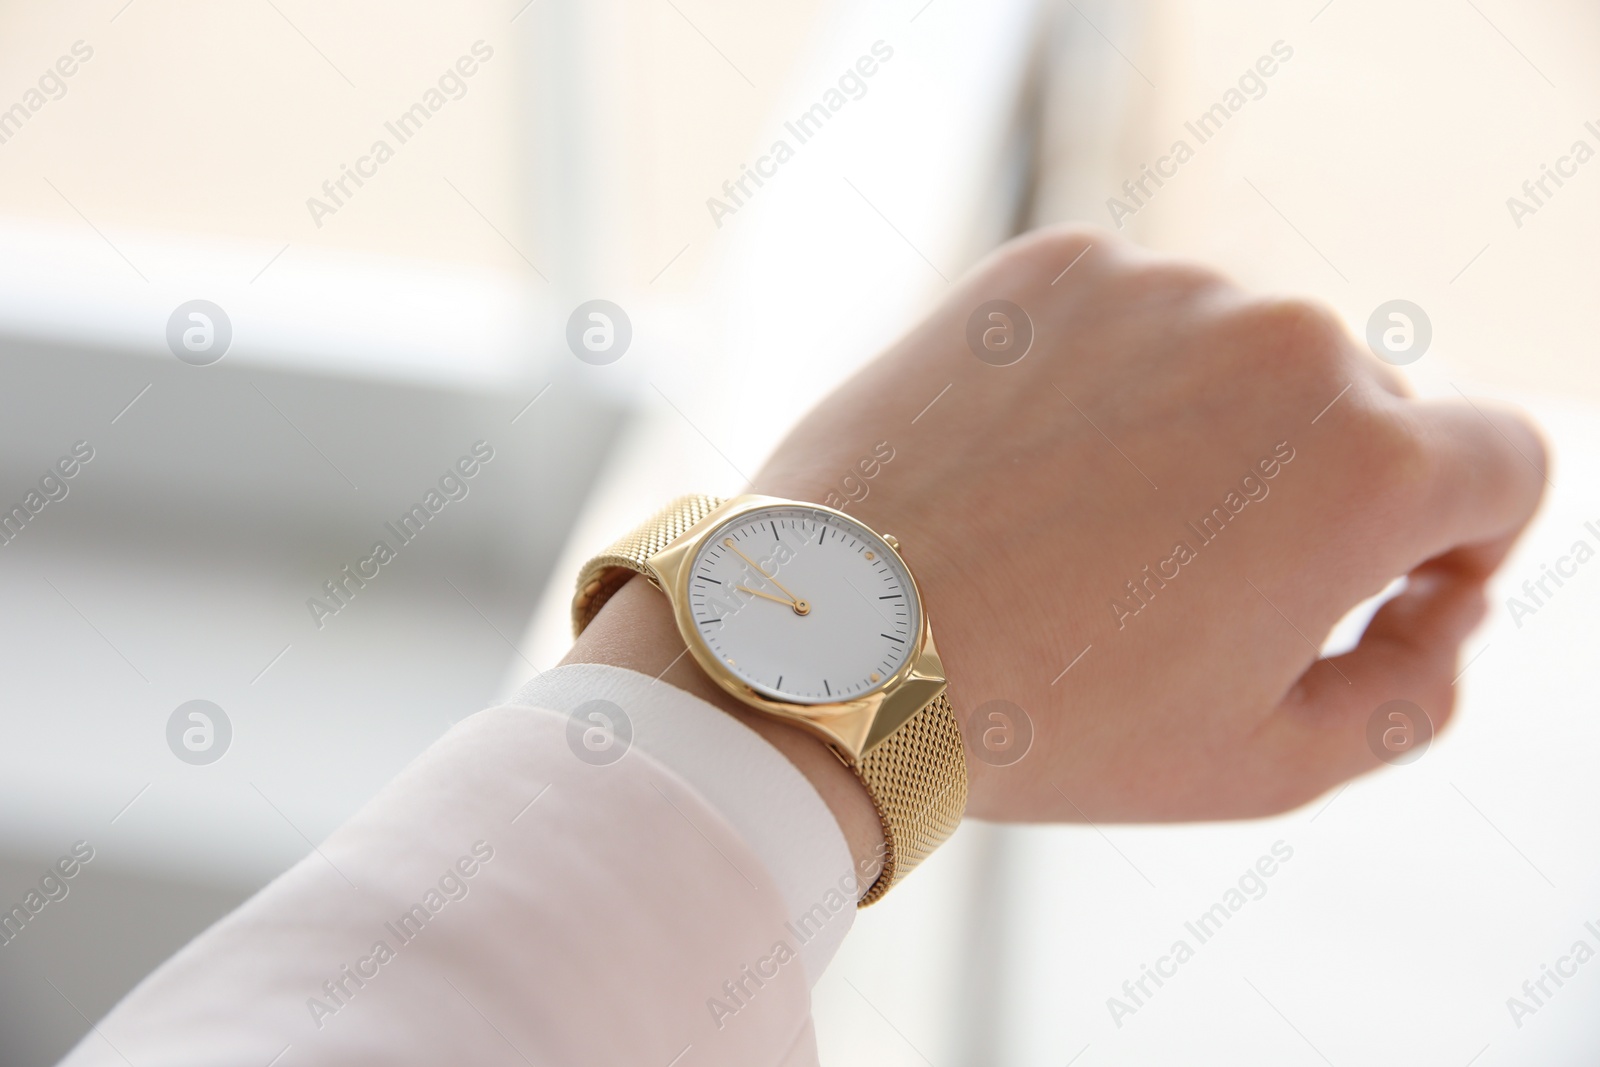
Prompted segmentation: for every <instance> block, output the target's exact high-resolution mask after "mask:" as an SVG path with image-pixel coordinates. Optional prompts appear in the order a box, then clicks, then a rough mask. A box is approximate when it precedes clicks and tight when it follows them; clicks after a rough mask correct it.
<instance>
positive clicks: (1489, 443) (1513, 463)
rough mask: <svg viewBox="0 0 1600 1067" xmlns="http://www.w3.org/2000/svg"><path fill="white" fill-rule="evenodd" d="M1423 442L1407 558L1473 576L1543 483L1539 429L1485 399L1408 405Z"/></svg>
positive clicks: (1505, 541)
mask: <svg viewBox="0 0 1600 1067" xmlns="http://www.w3.org/2000/svg"><path fill="white" fill-rule="evenodd" d="M1407 407H1408V408H1409V410H1410V414H1411V415H1412V417H1413V418H1414V419H1415V420H1416V422H1417V426H1418V429H1419V430H1420V432H1421V435H1422V439H1423V464H1422V467H1423V469H1424V470H1425V471H1427V478H1428V480H1427V482H1426V483H1425V484H1424V485H1423V486H1421V488H1420V491H1418V492H1417V493H1416V496H1415V504H1416V506H1417V511H1416V514H1418V515H1419V516H1420V517H1421V525H1420V526H1419V527H1418V529H1417V537H1416V541H1415V543H1414V544H1413V545H1412V546H1411V547H1412V550H1413V553H1414V554H1413V555H1412V560H1413V563H1414V564H1415V563H1417V562H1420V561H1422V560H1427V559H1434V558H1436V557H1441V556H1446V555H1448V556H1449V557H1450V559H1451V561H1452V562H1453V563H1454V564H1455V565H1456V566H1458V567H1461V568H1463V569H1465V570H1467V571H1468V572H1470V573H1476V574H1477V575H1478V576H1480V577H1481V576H1484V575H1487V574H1489V573H1490V572H1491V571H1493V570H1494V568H1495V567H1496V566H1498V565H1499V563H1500V561H1501V560H1502V559H1503V558H1504V557H1505V553H1506V551H1507V550H1508V549H1509V548H1510V547H1511V543H1512V542H1513V541H1514V540H1515V539H1516V537H1517V535H1518V534H1519V533H1521V531H1522V529H1523V527H1524V526H1526V525H1527V523H1528V520H1529V519H1530V518H1532V517H1533V513H1534V511H1535V510H1537V508H1538V506H1539V500H1540V498H1541V496H1542V495H1543V493H1544V488H1545V486H1546V484H1548V476H1547V475H1546V466H1547V458H1546V456H1547V453H1546V450H1545V446H1544V442H1543V440H1542V439H1541V438H1540V436H1539V431H1538V430H1537V429H1536V428H1535V427H1534V425H1533V423H1532V422H1531V421H1529V420H1528V419H1527V418H1526V417H1525V416H1523V415H1522V414H1521V413H1520V412H1517V411H1515V410H1514V409H1511V408H1507V407H1504V406H1501V405H1498V404H1492V403H1489V402H1487V401H1481V400H1478V401H1474V400H1468V399H1467V398H1466V397H1465V396H1463V397H1462V398H1461V399H1459V400H1450V401H1430V402H1426V403H1420V404H1411V405H1407Z"/></svg>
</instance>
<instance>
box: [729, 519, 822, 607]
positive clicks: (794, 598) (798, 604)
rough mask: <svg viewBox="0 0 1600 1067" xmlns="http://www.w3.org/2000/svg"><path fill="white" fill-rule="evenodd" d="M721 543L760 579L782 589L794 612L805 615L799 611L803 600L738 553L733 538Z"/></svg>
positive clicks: (745, 556) (755, 563) (759, 566)
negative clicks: (759, 576)
mask: <svg viewBox="0 0 1600 1067" xmlns="http://www.w3.org/2000/svg"><path fill="white" fill-rule="evenodd" d="M722 543H723V544H724V545H726V546H728V548H730V549H732V550H733V554H734V555H736V556H738V557H739V558H740V559H742V560H744V561H745V562H746V563H748V564H750V566H752V567H754V568H755V572H756V573H757V574H759V575H761V577H763V578H765V579H766V580H767V581H769V582H771V583H772V584H773V585H775V586H777V587H778V588H779V589H783V592H784V595H785V596H787V597H788V598H789V603H790V605H791V606H793V608H794V610H795V611H798V612H800V614H802V615H804V614H805V613H806V612H805V611H801V610H800V609H801V605H802V604H806V602H805V601H804V600H801V599H800V598H799V597H797V596H795V595H794V594H793V593H791V592H789V590H788V589H785V588H784V585H783V583H782V582H780V581H778V579H776V578H774V577H773V576H772V575H770V574H768V573H767V572H766V571H764V570H762V569H761V565H760V564H759V563H757V562H756V561H755V560H753V559H751V558H750V557H749V556H747V555H745V554H744V553H743V552H740V551H739V548H738V546H737V545H735V544H734V543H733V538H731V537H724V538H723V539H722ZM809 610H811V608H810V605H809V604H807V605H806V611H809Z"/></svg>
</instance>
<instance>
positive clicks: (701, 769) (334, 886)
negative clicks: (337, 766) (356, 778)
mask: <svg viewBox="0 0 1600 1067" xmlns="http://www.w3.org/2000/svg"><path fill="white" fill-rule="evenodd" d="M521 699H523V700H533V701H536V702H537V704H538V705H541V706H537V707H535V706H528V705H523V704H518V705H508V706H503V707H498V708H491V709H489V710H487V711H484V712H480V713H478V714H476V715H473V716H470V717H469V718H467V719H465V720H463V721H462V722H461V723H459V724H457V725H456V726H455V727H454V728H453V729H452V730H450V731H449V732H448V733H447V734H445V736H444V737H442V738H440V739H439V740H438V741H437V742H435V743H434V744H433V745H431V746H430V747H429V748H428V749H427V751H425V752H424V753H423V754H422V755H421V756H419V757H418V758H417V759H416V760H415V761H414V762H413V763H412V764H411V765H410V766H408V767H407V768H406V769H405V770H404V771H402V772H401V773H400V774H399V775H398V776H397V777H396V778H395V779H394V781H392V782H390V783H389V784H388V785H387V786H385V787H384V788H383V790H381V791H380V792H379V794H378V795H377V796H375V797H374V798H373V799H372V800H371V801H369V802H368V803H367V804H366V805H365V806H364V807H363V808H362V809H361V810H360V811H359V812H357V813H356V814H355V815H354V816H353V817H352V818H351V819H350V820H349V821H347V822H346V823H345V824H343V825H342V826H340V827H339V828H338V829H337V830H335V831H334V832H333V833H332V834H331V835H330V836H329V837H328V839H327V840H325V841H323V842H322V843H321V844H320V845H319V846H318V847H317V848H316V849H315V850H314V851H313V852H312V853H311V854H310V855H308V856H306V857H305V858H304V859H302V860H301V861H300V862H299V863H297V864H295V866H294V867H292V868H291V869H290V870H288V871H287V872H285V873H284V874H283V875H281V876H280V877H279V878H277V879H275V880H274V881H273V882H272V883H271V884H270V885H268V886H267V887H266V888H265V889H263V890H262V891H261V892H260V893H258V894H256V895H255V896H254V897H252V898H251V899H250V900H249V901H247V902H245V903H244V904H243V905H241V906H240V907H239V908H238V909H237V910H235V911H234V912H233V913H232V914H230V915H228V916H226V917H224V918H223V919H221V920H220V921H219V922H217V923H216V924H215V925H213V926H212V927H211V928H210V929H209V930H207V931H205V932H204V933H203V934H201V935H200V936H199V937H197V938H196V939H195V940H194V941H192V942H191V943H190V944H189V945H187V946H186V947H184V948H183V949H182V950H180V951H179V952H178V953H177V954H176V955H175V956H174V957H173V958H172V959H170V960H168V961H167V962H166V963H164V964H162V966H161V967H159V968H157V969H156V971H155V972H154V973H152V974H151V975H150V976H148V977H147V978H146V979H145V980H144V981H143V982H142V983H140V985H139V986H138V987H137V988H135V989H134V990H133V992H131V993H129V994H128V996H127V997H125V998H124V999H123V1000H122V1002H121V1003H120V1004H118V1005H117V1006H116V1007H115V1008H114V1009H112V1011H111V1013H110V1014H109V1015H107V1016H106V1018H104V1019H102V1020H100V1021H99V1022H98V1023H97V1024H96V1025H95V1026H94V1028H93V1029H92V1030H91V1032H90V1033H89V1034H88V1035H86V1036H85V1037H84V1039H83V1040H82V1041H81V1042H80V1043H79V1045H78V1046H77V1048H75V1049H74V1050H73V1051H72V1052H71V1053H70V1054H69V1055H68V1056H67V1058H66V1059H65V1060H64V1061H63V1063H64V1064H65V1065H67V1067H114V1065H120V1064H126V1063H135V1064H145V1063H149V1064H161V1065H162V1067H218V1065H233V1064H237V1065H241V1067H260V1065H266V1064H271V1065H273V1067H302V1065H308V1064H321V1065H328V1067H355V1065H366V1064H383V1065H384V1067H412V1065H415V1067H424V1065H427V1067H433V1065H436V1064H440V1063H471V1064H474V1065H478V1067H482V1065H495V1067H498V1065H501V1064H505V1065H510V1067H516V1065H521V1064H527V1063H537V1064H540V1065H541V1067H544V1065H547V1064H554V1065H561V1064H590V1063H602V1064H635V1063H644V1064H651V1063H653V1064H661V1065H666V1064H670V1063H681V1064H684V1065H687V1064H688V1063H694V1064H697V1065H707V1064H726V1065H728V1067H814V1065H815V1064H816V1047H815V1039H814V1035H813V1032H812V1027H811V1016H810V984H811V982H813V981H814V980H815V977H816V974H817V973H819V972H820V971H821V969H822V967H823V966H824V965H825V964H826V963H827V961H828V959H829V958H830V957H831V956H832V954H833V952H834V950H835V949H836V948H837V946H838V943H839V940H840V939H841V938H842V937H843V935H844V932H845V931H846V930H847V929H848V928H849V925H850V923H851V921H852V917H853V913H854V908H855V900H856V897H857V896H858V895H859V888H860V887H859V886H858V885H857V883H856V879H855V877H854V874H855V872H854V871H853V870H852V867H851V858H850V855H849V852H848V849H847V847H846V845H845V842H844V840H843V837H842V835H841V834H840V831H839V829H838V827H837V825H836V824H835V822H834V820H833V818H832V816H831V814H830V812H829V811H828V809H827V807H826V806H825V804H824V803H823V801H822V799H821V798H820V797H819V796H818V795H817V794H816V792H815V791H814V790H813V789H812V788H811V786H810V783H809V782H808V781H807V780H806V779H805V778H804V777H803V776H801V775H800V774H799V772H798V771H796V770H795V769H794V767H793V766H792V765H790V764H789V763H788V761H787V760H786V759H785V758H784V757H783V756H781V755H780V754H779V753H778V752H777V751H776V750H775V749H773V748H772V747H771V746H770V745H768V744H767V743H766V742H765V741H764V740H763V739H761V738H760V737H759V736H758V735H756V734H755V733H753V732H752V731H750V730H748V729H747V728H746V727H744V726H743V725H741V724H739V723H738V722H736V721H734V720H733V719H731V718H730V717H728V716H727V715H725V714H724V713H723V712H721V711H719V710H718V709H716V708H714V707H712V706H711V705H709V704H706V703H705V702H703V701H700V700H699V699H697V698H695V697H692V696H689V695H688V694H686V693H684V692H682V691H680V690H677V689H675V688H673V687H671V686H669V685H667V684H666V683H652V680H651V679H650V678H648V677H645V676H643V675H638V674H634V673H632V672H629V671H625V670H620V669H617V668H611V667H596V666H572V667H563V668H558V669H556V670H554V671H550V672H548V673H547V674H546V675H545V676H544V677H543V678H542V679H540V680H539V681H537V682H536V683H534V684H533V685H532V686H530V687H529V689H526V690H524V692H523V694H522V696H521ZM596 701H606V702H608V703H606V704H596V703H594V702H596ZM617 709H623V710H622V712H621V713H620V714H618V712H617ZM595 711H601V712H605V713H606V714H607V718H608V719H610V720H611V721H610V722H609V725H607V723H606V722H605V721H604V720H596V719H595V718H593V717H592V715H591V713H593V712H595ZM571 712H576V713H577V714H576V715H573V714H570V713H571ZM624 720H625V721H624ZM594 729H599V730H600V733H599V734H592V733H591V734H589V735H588V736H585V735H586V732H588V731H591V730H594ZM608 729H609V730H610V731H611V733H612V740H613V742H615V740H616V739H617V738H622V739H623V740H624V742H625V743H624V744H623V745H622V746H621V747H620V749H618V748H612V749H611V750H610V751H604V750H605V748H606V746H605V744H604V742H605V736H604V735H605V733H606V731H607V730H608ZM613 753H616V754H617V758H613ZM691 1050H692V1053H691Z"/></svg>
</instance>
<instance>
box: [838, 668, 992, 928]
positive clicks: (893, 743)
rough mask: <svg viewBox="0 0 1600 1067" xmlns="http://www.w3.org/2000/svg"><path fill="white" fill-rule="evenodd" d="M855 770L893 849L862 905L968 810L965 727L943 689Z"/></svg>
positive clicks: (930, 847)
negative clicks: (963, 732) (962, 730)
mask: <svg viewBox="0 0 1600 1067" xmlns="http://www.w3.org/2000/svg"><path fill="white" fill-rule="evenodd" d="M855 772H856V774H857V776H859V777H860V779H861V781H862V782H863V783H864V784H865V785H866V787H867V792H868V793H870V794H871V795H872V802H873V804H875V805H877V808H878V818H879V819H881V820H882V821H883V837H884V840H885V841H886V842H887V843H888V845H889V851H888V852H887V853H886V854H885V855H884V857H883V870H882V872H881V873H879V875H878V880H877V881H876V882H874V883H873V884H872V888H871V889H868V890H867V895H866V896H864V897H862V898H861V904H860V907H863V908H864V907H866V906H867V905H868V904H872V903H874V902H876V901H877V900H878V899H879V898H880V897H882V896H883V895H884V894H885V893H887V892H888V891H889V890H890V889H892V888H894V887H895V886H896V885H898V884H899V883H900V880H901V879H902V878H904V877H905V876H906V875H908V874H910V873H911V871H912V869H913V868H915V867H916V866H917V864H919V863H921V862H922V861H923V860H924V859H926V858H927V857H928V855H929V853H931V852H932V851H933V850H934V849H936V848H938V847H939V846H940V845H942V844H944V841H945V838H947V837H949V836H950V835H951V834H953V833H955V829H956V826H957V825H958V824H959V823H960V822H961V816H962V813H963V812H965V811H966V810H967V760H966V755H965V752H964V750H963V749H962V746H961V726H960V724H959V723H957V722H956V716H955V712H954V711H952V710H951V708H950V699H949V698H948V697H947V696H946V695H945V694H944V693H942V692H941V693H940V694H939V695H938V696H937V697H935V698H934V699H933V701H932V702H931V703H929V704H928V706H927V707H925V708H923V709H922V710H921V711H919V712H917V713H916V714H915V715H913V716H911V718H909V719H907V720H906V721H905V722H904V723H902V724H901V726H900V729H898V730H896V731H895V732H894V733H892V734H890V735H889V736H888V737H886V738H884V739H883V741H881V742H880V743H879V744H878V747H877V748H874V749H873V750H872V751H870V752H868V753H867V754H866V755H865V756H863V757H861V761H860V762H859V763H858V764H856V766H855Z"/></svg>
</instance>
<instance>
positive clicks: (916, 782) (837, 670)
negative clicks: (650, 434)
mask: <svg viewBox="0 0 1600 1067" xmlns="http://www.w3.org/2000/svg"><path fill="white" fill-rule="evenodd" d="M899 547H900V546H899V544H898V542H896V541H895V539H894V538H892V537H885V536H883V535H881V534H878V533H876V532H874V531H872V530H870V529H868V528H867V526H866V525H865V524H863V523H861V522H859V521H857V520H856V519H853V518H851V517H850V516H848V515H846V514H844V513H843V512H841V511H835V510H833V509H832V508H826V507H820V506H818V505H816V504H807V503H802V502H800V501H795V500H782V499H779V498H776V497H765V496H739V497H735V498H733V499H731V500H726V501H724V500H718V499H717V498H715V497H709V496H685V497H679V498H678V499H677V500H674V501H673V502H672V503H670V504H668V505H667V506H666V507H665V508H663V509H662V510H661V511H660V512H658V513H657V514H656V515H654V516H653V517H651V518H650V519H649V520H648V521H646V522H645V523H644V524H643V525H641V526H639V527H638V528H637V529H635V530H634V531H633V532H632V533H630V534H628V535H627V536H626V537H624V538H622V539H621V540H620V541H618V542H616V544H614V545H612V546H611V547H610V548H608V549H607V550H606V551H604V552H602V553H601V554H600V555H598V556H596V557H595V558H594V559H592V560H590V561H589V562H588V563H587V564H586V565H585V566H584V568H583V570H582V571H581V572H580V573H579V575H578V589H577V594H576V595H575V596H574V597H573V601H572V628H573V632H574V634H575V635H576V634H579V633H582V632H583V629H584V627H585V626H587V625H588V624H589V622H590V620H592V619H593V618H594V617H595V615H596V614H597V613H598V612H599V610H600V608H601V606H602V605H604V604H605V602H606V601H607V600H608V599H610V597H611V595H612V594H613V593H615V592H616V591H617V590H618V589H620V588H621V587H622V585H623V583H624V582H626V581H627V580H628V579H629V578H631V577H633V575H634V574H642V575H644V576H645V577H646V578H648V579H649V580H650V582H651V584H653V585H654V586H656V588H658V589H660V590H661V591H662V592H664V593H665V594H666V595H667V598H668V599H669V600H670V601H671V602H672V607H673V614H674V615H675V617H676V618H677V622H678V629H679V630H680V631H681V632H682V634H683V639H684V641H685V642H686V643H687V644H688V646H689V651H690V653H692V654H693V656H694V658H695V661H696V662H698V663H699V664H700V666H701V668H702V669H704V670H705V672H706V673H707V674H708V675H710V676H711V678H712V679H713V680H715V681H716V683H717V684H718V685H719V686H721V687H722V688H723V689H724V690H726V691H727V692H729V693H731V694H733V695H734V696H735V697H737V698H739V699H740V700H741V701H743V702H744V703H745V704H747V705H749V706H750V707H751V708H753V709H755V710H756V711H758V712H760V713H762V714H765V715H769V716H771V717H773V718H776V719H780V720H782V721H784V722H788V723H792V724H794V725H797V726H799V727H801V728H803V729H805V730H808V731H810V732H811V733H813V734H815V735H816V736H818V737H820V738H821V739H822V740H823V741H825V742H827V744H828V745H829V747H830V748H831V749H832V750H833V752H834V753H835V754H836V755H837V756H838V757H839V759H840V760H841V761H842V762H843V763H844V764H845V765H846V766H847V767H849V768H851V769H852V770H853V771H855V773H856V775H857V777H859V778H860V779H861V781H862V783H863V784H865V785H866V787H867V792H868V793H869V794H870V795H871V797H872V801H873V803H874V804H875V805H876V806H877V809H878V817H879V818H880V819H881V820H882V823H883V836H884V841H885V843H886V844H887V846H888V847H887V851H886V853H885V855H884V857H883V867H882V869H881V870H880V871H879V873H878V877H877V880H876V881H875V882H874V883H873V884H872V886H871V887H870V888H869V889H868V890H867V893H866V895H865V896H864V897H863V898H862V899H861V906H862V907H865V906H866V905H868V904H871V903H873V902H874V901H876V900H878V899H879V898H880V897H882V896H883V894H884V893H886V892H888V891H889V889H890V888H891V887H892V886H894V885H895V884H896V883H898V882H899V881H900V880H901V879H902V878H904V877H905V876H906V875H907V874H908V873H909V872H910V871H911V869H912V868H913V867H915V866H916V865H917V864H918V863H921V862H922V860H923V858H924V857H926V856H927V855H928V854H929V853H931V852H932V851H933V850H934V849H936V848H938V847H939V845H940V844H942V843H943V842H944V840H945V838H947V837H949V836H950V834H951V833H952V832H954V830H955V828H956V824H957V823H959V822H960V821H961V815H962V812H963V811H965V810H966V806H967V764H966V758H965V755H964V753H963V750H962V745H961V729H960V726H959V725H958V724H957V722H956V717H955V714H954V713H953V712H952V711H951V709H950V701H949V699H948V698H947V697H946V695H945V678H944V666H943V665H942V664H941V663H940V662H939V654H938V652H937V651H935V649H934V647H933V633H932V631H931V629H930V628H929V626H928V620H927V617H926V615H925V614H924V613H923V610H922V599H921V596H920V595H919V594H918V592H917V586H916V583H915V582H914V581H913V580H912V578H911V571H910V570H909V569H908V568H907V567H906V564H905V561H904V560H903V559H901V558H900V553H899V551H898V549H899Z"/></svg>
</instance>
